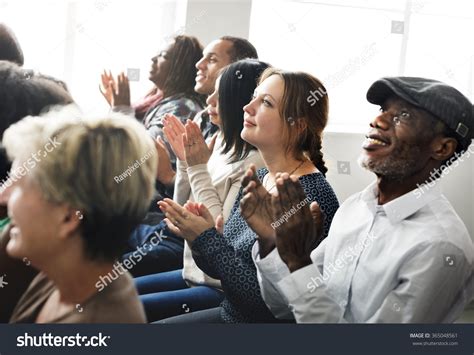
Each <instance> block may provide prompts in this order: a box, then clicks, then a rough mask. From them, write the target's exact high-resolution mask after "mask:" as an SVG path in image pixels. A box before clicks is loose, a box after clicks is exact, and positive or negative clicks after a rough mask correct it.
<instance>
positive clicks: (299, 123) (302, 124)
mask: <svg viewBox="0 0 474 355" xmlns="http://www.w3.org/2000/svg"><path fill="white" fill-rule="evenodd" d="M294 122H295V126H296V129H297V130H298V135H299V134H301V133H303V132H304V131H305V129H306V128H307V127H308V124H307V123H306V120H305V119H304V117H299V118H297V119H296V120H294ZM290 124H291V121H290Z"/></svg>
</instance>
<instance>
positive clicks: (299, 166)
mask: <svg viewBox="0 0 474 355" xmlns="http://www.w3.org/2000/svg"><path fill="white" fill-rule="evenodd" d="M306 162H307V160H303V161H302V162H301V163H300V164H299V165H298V166H297V167H296V168H294V169H293V171H292V172H291V173H289V174H288V175H290V176H291V174H293V173H294V172H295V171H296V170H298V169H299V168H301V166H302V165H303V164H304V163H306ZM265 176H270V173H268V174H267V175H265ZM266 181H268V177H267V180H266ZM266 181H265V182H264V183H263V187H265V189H266V190H267V191H268V192H270V191H272V190H273V189H274V188H275V186H276V182H275V183H274V184H273V186H272V187H270V188H269V189H267V187H266V186H265V185H266Z"/></svg>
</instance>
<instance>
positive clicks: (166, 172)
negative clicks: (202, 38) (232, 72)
mask: <svg viewBox="0 0 474 355" xmlns="http://www.w3.org/2000/svg"><path fill="white" fill-rule="evenodd" d="M246 58H249V59H258V55H257V50H256V49H255V47H254V46H253V45H252V44H251V43H250V42H249V41H247V40H246V39H244V38H239V37H232V36H223V37H221V38H219V39H217V40H214V41H212V42H211V43H209V44H208V45H207V46H206V48H204V50H203V53H202V58H201V59H200V60H199V61H198V62H197V63H196V69H197V74H196V77H195V86H194V90H195V91H196V93H198V94H201V95H206V96H207V95H210V94H212V93H213V92H214V86H215V82H216V78H217V75H218V74H219V71H220V70H221V69H222V68H224V67H225V66H226V65H228V64H231V63H234V62H236V61H239V60H242V59H246ZM194 122H196V123H197V124H198V125H199V128H200V129H201V131H202V133H203V135H204V139H206V140H208V139H210V138H211V136H212V135H213V134H214V133H215V132H216V131H217V129H218V127H217V126H216V125H215V124H213V123H212V122H211V120H210V118H209V114H208V113H207V109H204V110H202V111H200V112H198V113H197V114H196V116H195V117H194ZM158 153H159V156H160V159H159V161H160V166H159V169H158V174H159V175H160V177H159V181H160V182H161V183H162V184H163V185H164V186H166V193H163V195H164V194H167V195H169V196H173V188H174V181H175V180H174V179H175V175H176V172H175V170H174V167H173V166H172V165H171V164H169V162H168V161H169V159H168V156H167V155H166V150H165V149H160V150H159V151H158Z"/></svg>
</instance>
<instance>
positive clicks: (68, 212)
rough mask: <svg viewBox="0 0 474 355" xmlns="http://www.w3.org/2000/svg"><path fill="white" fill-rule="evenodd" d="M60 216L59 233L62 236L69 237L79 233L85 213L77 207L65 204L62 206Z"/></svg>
mask: <svg viewBox="0 0 474 355" xmlns="http://www.w3.org/2000/svg"><path fill="white" fill-rule="evenodd" d="M60 218H61V222H60V227H59V228H60V230H59V234H60V236H61V238H69V237H71V236H72V235H74V234H76V233H77V231H78V229H79V227H80V225H81V222H82V219H83V215H82V212H81V211H79V210H77V209H74V208H71V207H66V206H64V207H63V208H62V211H61V217H60Z"/></svg>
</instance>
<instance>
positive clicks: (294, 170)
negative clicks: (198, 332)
mask: <svg viewBox="0 0 474 355" xmlns="http://www.w3.org/2000/svg"><path fill="white" fill-rule="evenodd" d="M315 90H319V91H320V92H326V90H325V88H324V86H323V84H322V83H321V82H320V81H319V80H318V79H316V78H315V77H313V76H311V75H309V74H306V73H301V72H284V71H281V70H277V69H273V68H269V69H267V70H266V71H265V72H264V73H263V74H262V77H261V78H260V81H259V85H258V87H257V88H256V90H255V93H254V95H253V97H252V99H251V101H250V103H248V104H247V105H246V106H245V107H244V111H245V114H244V129H243V130H242V132H241V137H242V138H243V139H244V140H245V141H246V142H248V143H250V144H252V145H253V146H255V147H257V148H258V150H259V152H260V154H261V156H262V158H263V160H264V162H265V168H263V169H260V170H258V171H256V167H255V166H252V167H251V168H250V169H249V170H247V172H246V173H245V177H244V179H243V181H242V185H243V186H242V188H241V189H240V191H239V194H238V196H237V199H236V201H235V203H234V205H233V207H232V210H231V213H230V217H229V219H228V221H227V222H226V224H225V225H224V226H223V229H221V226H220V225H219V223H216V221H215V218H214V216H213V215H212V214H211V213H210V212H209V209H208V208H206V206H205V205H204V204H201V203H199V204H196V203H187V204H185V205H184V206H183V207H182V206H180V205H179V204H178V203H176V202H174V201H172V200H170V199H165V200H164V202H161V203H160V206H161V207H162V210H163V211H164V212H165V215H166V217H167V218H166V219H165V222H166V223H167V225H168V228H170V230H171V231H172V232H173V233H175V234H177V235H180V236H182V237H183V238H184V239H185V240H186V242H187V244H188V245H190V247H191V249H192V255H193V257H194V260H195V261H196V264H197V265H198V267H199V268H201V269H202V270H203V271H204V272H206V273H207V274H208V275H210V276H212V277H215V278H218V279H220V280H221V283H222V288H223V290H224V294H225V299H224V301H223V302H222V305H221V307H218V308H214V309H208V310H205V311H201V312H197V313H195V314H190V315H185V316H179V317H176V318H175V319H170V320H168V321H169V322H220V323H222V322H226V323H237V322H238V323H249V322H250V323H253V322H275V321H276V319H275V317H274V316H273V315H272V313H271V312H270V310H269V309H268V307H267V305H266V304H265V302H264V301H263V299H262V296H261V293H260V287H259V284H258V280H257V272H256V268H255V265H254V262H253V260H252V247H253V245H254V244H255V241H256V240H257V239H258V236H262V235H266V234H271V235H273V234H274V233H275V230H274V229H273V226H274V225H275V224H276V223H284V221H283V222H281V221H280V220H278V221H274V218H273V212H272V208H271V193H274V192H275V190H276V188H275V186H276V185H275V184H276V178H275V177H276V176H277V174H278V173H279V172H288V173H289V174H290V175H294V177H295V178H298V179H299V181H300V183H301V185H302V186H303V188H304V192H305V194H306V199H305V200H303V201H301V203H302V204H303V205H304V204H305V203H309V202H310V201H317V202H318V204H319V206H320V207H321V210H322V211H323V214H324V231H323V233H322V235H323V236H324V237H325V236H326V235H327V233H328V231H329V226H330V224H331V221H332V218H333V216H334V214H335V212H336V210H337V208H338V207H339V203H338V201H337V198H336V195H335V194H334V191H333V190H332V188H331V186H330V185H329V183H328V182H327V181H326V179H325V173H326V171H327V168H326V166H325V164H324V160H323V156H322V153H321V140H322V138H321V137H322V132H323V129H324V127H325V126H326V123H327V120H328V97H327V95H324V96H322V97H321V98H320V99H319V100H318V101H316V102H315V103H314V104H312V103H310V101H309V100H308V97H309V96H308V95H309V93H310V92H313V91H315ZM303 205H299V206H289V208H291V207H294V208H301V206H303ZM285 217H287V218H288V216H286V215H285ZM282 218H283V216H282ZM268 239H271V238H267V239H266V240H268ZM260 250H261V251H262V247H260Z"/></svg>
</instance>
